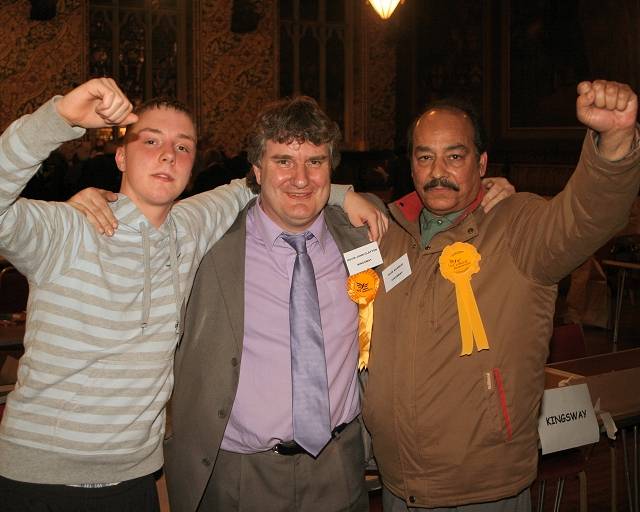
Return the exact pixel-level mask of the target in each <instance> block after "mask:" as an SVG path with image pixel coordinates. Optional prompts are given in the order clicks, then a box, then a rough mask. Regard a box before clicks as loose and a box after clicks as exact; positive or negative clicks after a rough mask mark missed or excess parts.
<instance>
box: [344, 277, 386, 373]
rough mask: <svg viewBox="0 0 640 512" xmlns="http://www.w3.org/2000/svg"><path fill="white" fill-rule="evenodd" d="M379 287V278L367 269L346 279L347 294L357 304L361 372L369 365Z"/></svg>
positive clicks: (359, 365) (359, 367)
mask: <svg viewBox="0 0 640 512" xmlns="http://www.w3.org/2000/svg"><path fill="white" fill-rule="evenodd" d="M379 286H380V278H379V277H378V274H376V273H375V271H373V270H371V269H368V270H365V271H363V272H358V273H357V274H354V275H352V276H349V278H348V279H347V294H348V295H349V298H350V299H351V300H352V301H353V302H355V303H356V304H358V340H359V342H360V351H359V355H358V370H363V369H365V368H366V367H367V364H369V349H370V348H371V329H372V327H373V299H375V297H376V294H377V293H378V288H379Z"/></svg>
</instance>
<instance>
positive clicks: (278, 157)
mask: <svg viewBox="0 0 640 512" xmlns="http://www.w3.org/2000/svg"><path fill="white" fill-rule="evenodd" d="M270 158H271V160H289V159H293V155H288V154H286V153H283V154H279V155H271V157H270ZM328 159H329V155H313V156H310V157H309V158H307V160H328Z"/></svg>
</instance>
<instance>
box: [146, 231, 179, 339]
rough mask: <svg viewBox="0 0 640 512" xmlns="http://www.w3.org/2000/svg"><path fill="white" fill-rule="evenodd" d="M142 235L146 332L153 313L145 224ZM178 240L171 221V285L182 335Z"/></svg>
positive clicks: (149, 259) (147, 238)
mask: <svg viewBox="0 0 640 512" xmlns="http://www.w3.org/2000/svg"><path fill="white" fill-rule="evenodd" d="M140 232H141V233H142V250H143V252H144V260H143V264H144V285H143V288H142V318H141V327H142V330H143V332H144V329H145V327H146V326H147V324H148V322H149V315H150V312H151V242H150V241H149V228H148V227H147V224H146V223H145V222H141V223H140ZM177 245H178V243H177V239H176V226H175V224H174V223H173V219H172V220H171V227H170V228H169V258H170V262H171V283H172V284H173V296H174V301H175V303H176V318H175V320H176V321H175V329H176V333H177V334H180V306H181V304H180V296H181V295H180V270H179V269H178V251H177Z"/></svg>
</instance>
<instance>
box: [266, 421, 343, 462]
mask: <svg viewBox="0 0 640 512" xmlns="http://www.w3.org/2000/svg"><path fill="white" fill-rule="evenodd" d="M350 424H351V423H341V424H340V425H338V426H337V427H336V428H334V429H333V430H332V431H331V439H333V438H335V437H336V436H337V435H338V434H339V433H340V432H342V431H343V430H344V429H345V428H347V427H348V426H349V425H350ZM271 451H272V452H274V453H277V454H278V455H298V454H300V453H307V452H306V450H305V449H304V448H303V447H302V446H300V445H299V444H298V443H296V442H295V441H285V442H282V443H278V444H277V445H275V446H274V447H273V448H271Z"/></svg>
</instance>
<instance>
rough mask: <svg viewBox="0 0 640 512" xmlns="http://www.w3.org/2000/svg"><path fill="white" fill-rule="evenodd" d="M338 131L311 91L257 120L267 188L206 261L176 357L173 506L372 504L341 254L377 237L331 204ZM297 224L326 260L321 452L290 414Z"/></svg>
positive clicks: (318, 260)
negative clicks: (302, 436)
mask: <svg viewBox="0 0 640 512" xmlns="http://www.w3.org/2000/svg"><path fill="white" fill-rule="evenodd" d="M339 137H340V131H339V129H338V127H337V125H336V124H335V123H333V122H332V121H331V120H330V119H329V118H328V117H327V116H326V114H324V112H322V110H321V109H320V108H319V106H318V105H317V103H316V102H315V101H314V100H313V99H311V98H306V97H299V98H296V99H293V100H282V101H279V102H276V103H273V104H271V105H268V106H267V107H266V108H265V110H264V111H263V112H262V113H261V114H260V115H259V116H258V119H257V121H256V123H255V126H254V129H253V134H252V139H251V142H250V147H249V160H250V161H251V163H252V165H253V168H252V171H253V174H254V176H255V181H256V184H257V185H258V186H259V187H260V196H259V198H258V200H257V201H254V202H253V203H250V204H249V206H248V207H247V208H246V209H245V210H244V211H243V212H242V213H241V214H240V216H239V217H238V218H237V220H236V222H235V223H234V225H233V226H232V227H231V228H230V230H229V231H228V232H227V234H226V235H225V236H224V237H223V238H222V239H221V240H220V241H219V242H218V243H217V244H216V246H215V247H214V248H213V249H212V250H211V251H210V252H209V253H208V254H207V255H206V256H205V258H204V260H203V261H202V263H201V265H200V268H199V270H198V273H197V276H196V279H195V284H194V287H193V291H192V294H191V298H190V301H189V305H188V308H187V312H186V318H185V325H186V326H187V328H186V331H185V336H184V338H183V340H182V342H181V345H180V347H179V349H178V351H177V353H176V362H175V388H174V392H173V411H172V417H173V425H172V427H173V428H172V435H171V436H170V437H169V438H168V440H167V442H166V445H165V459H166V462H165V463H166V466H165V468H166V473H167V482H168V487H169V496H170V500H171V507H172V510H173V511H174V512H181V511H187V510H188V511H193V510H224V511H225V512H230V511H235V510H263V511H264V510H292V511H293V510H304V511H314V510H318V511H322V512H327V511H332V510H335V511H337V510H353V511H367V510H368V498H367V493H366V490H365V486H364V454H363V444H362V440H361V435H360V424H359V419H358V416H359V413H360V398H359V393H358V376H357V368H356V367H357V360H358V332H357V329H358V327H357V326H358V310H357V306H356V304H355V303H353V302H352V301H351V300H350V299H349V298H348V296H347V291H346V287H345V284H346V280H347V277H348V274H347V270H346V267H345V265H344V263H343V258H342V253H343V252H345V251H348V250H350V249H353V248H356V247H359V246H361V245H364V244H366V243H368V242H369V238H368V236H367V231H366V229H365V228H355V227H353V226H351V224H350V223H349V221H348V219H347V218H346V216H345V215H344V213H343V212H342V210H340V209H338V208H335V207H332V206H326V204H327V200H328V197H329V187H330V180H331V170H332V168H334V167H335V166H336V165H337V163H338V160H339V154H338V150H337V142H338V140H339ZM296 233H305V236H306V251H307V253H308V255H309V257H310V259H311V261H312V262H313V267H314V270H315V282H316V287H317V297H318V302H319V309H320V318H321V324H322V325H321V328H322V334H323V337H324V352H325V354H326V363H323V364H326V383H327V384H326V385H327V387H328V398H329V404H330V405H329V416H330V419H329V422H330V426H329V425H328V426H327V436H328V437H327V439H328V442H327V444H326V446H324V448H323V449H322V450H321V451H320V453H319V454H314V455H310V454H309V453H308V452H307V451H305V449H304V448H302V446H300V444H298V443H297V442H295V441H294V428H293V419H292V417H293V411H292V408H293V406H292V400H293V398H292V374H291V371H292V370H291V367H292V362H291V347H290V327H289V302H290V301H289V293H290V287H291V279H292V274H293V268H294V262H295V260H296V251H295V250H294V249H293V248H292V247H291V246H290V245H289V244H288V243H287V242H285V240H283V236H285V237H286V236H287V234H296ZM292 344H293V342H292ZM241 361H242V364H240V363H241ZM323 370H324V369H323Z"/></svg>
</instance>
